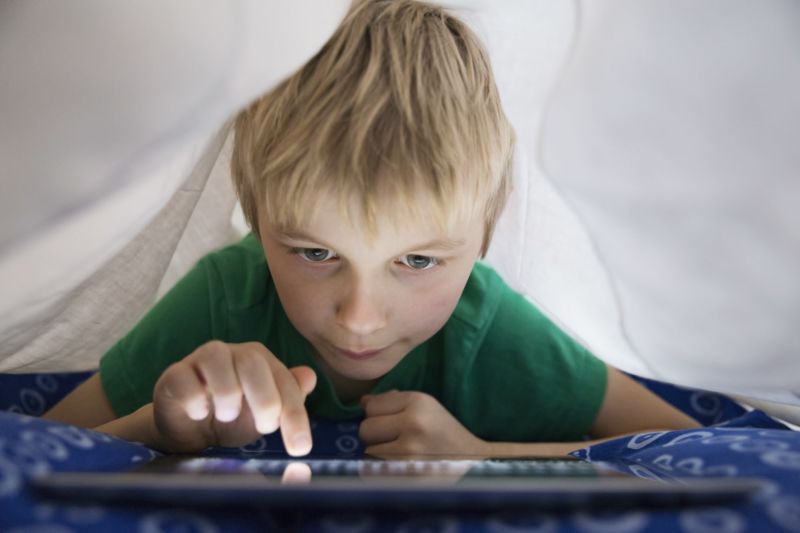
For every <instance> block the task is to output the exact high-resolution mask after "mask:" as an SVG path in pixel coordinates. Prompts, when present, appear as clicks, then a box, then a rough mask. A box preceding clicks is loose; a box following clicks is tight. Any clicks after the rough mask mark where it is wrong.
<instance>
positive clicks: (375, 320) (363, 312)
mask: <svg viewBox="0 0 800 533" xmlns="http://www.w3.org/2000/svg"><path fill="white" fill-rule="evenodd" d="M336 321H337V322H338V324H339V325H340V326H342V327H343V328H344V329H346V330H347V331H349V332H350V333H353V334H354V335H359V336H362V337H364V336H367V335H370V334H372V333H374V332H376V331H378V330H381V329H383V328H384V327H385V326H386V311H385V309H384V308H383V306H382V305H381V304H380V303H379V302H378V301H376V298H375V297H374V296H371V295H369V294H367V293H366V292H365V291H364V290H362V289H354V290H350V291H349V292H348V294H346V295H345V296H344V297H343V298H342V300H341V301H340V303H339V306H338V308H337V309H336Z"/></svg>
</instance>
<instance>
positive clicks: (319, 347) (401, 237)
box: [260, 201, 483, 381]
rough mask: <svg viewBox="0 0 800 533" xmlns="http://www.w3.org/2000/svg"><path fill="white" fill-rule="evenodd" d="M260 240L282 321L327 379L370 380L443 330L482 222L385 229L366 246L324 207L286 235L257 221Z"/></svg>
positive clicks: (412, 222) (335, 212)
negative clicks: (309, 349)
mask: <svg viewBox="0 0 800 533" xmlns="http://www.w3.org/2000/svg"><path fill="white" fill-rule="evenodd" d="M353 218H354V220H358V218H357V217H353ZM379 224H380V223H379ZM260 233H261V236H262V238H261V240H262V243H263V245H264V252H265V255H266V257H267V262H268V264H269V269H270V272H271V274H272V278H273V280H274V282H275V287H276V289H277V291H278V296H279V297H280V300H281V303H282V304H283V307H284V309H285V310H286V314H287V315H288V317H289V319H290V320H291V321H292V324H294V326H295V327H296V328H297V330H298V331H299V332H300V333H301V334H302V335H303V336H304V337H305V338H306V339H307V340H308V341H309V342H310V343H311V344H312V346H313V347H314V349H315V351H316V354H317V356H318V357H320V358H321V359H322V362H323V367H324V368H326V371H327V372H329V373H333V374H334V375H332V376H331V378H332V379H334V380H338V381H342V380H344V381H372V380H376V379H378V378H380V377H381V376H383V375H384V374H386V373H387V372H388V371H389V370H391V369H392V368H393V367H394V366H395V365H396V364H397V363H398V362H399V361H400V360H401V359H402V358H403V357H404V356H405V355H406V354H407V353H408V352H409V351H410V350H412V349H413V348H414V347H416V346H417V345H419V344H421V343H422V342H424V341H425V340H427V339H428V338H430V337H431V336H432V335H433V334H434V333H436V332H437V331H438V330H439V329H440V328H441V327H442V326H443V325H444V324H445V322H447V320H448V318H449V317H450V315H451V314H452V312H453V309H454V308H455V306H456V304H457V303H458V300H459V298H460V296H461V293H462V291H463V289H464V285H465V284H466V282H467V278H468V277H469V274H470V272H471V270H472V266H473V264H474V262H475V260H476V259H477V258H478V255H479V252H480V248H481V244H482V239H483V220H482V219H480V218H478V219H476V220H473V221H470V222H468V223H465V224H462V225H460V226H459V227H457V228H454V229H453V230H452V232H451V233H450V234H448V235H442V234H440V232H439V230H438V229H437V228H436V226H435V225H433V224H429V223H426V222H423V221H417V220H407V221H406V222H405V223H404V224H403V225H402V227H394V225H392V224H389V223H386V224H383V225H379V226H378V228H377V232H376V233H375V235H374V237H373V238H372V239H368V238H367V236H366V235H365V234H364V233H363V232H362V231H361V230H360V229H359V228H358V227H353V225H351V224H350V223H349V222H348V221H347V220H346V219H345V218H343V217H342V216H340V215H339V214H338V210H337V208H336V205H335V203H334V202H333V201H330V202H322V203H321V204H320V208H319V209H318V210H317V213H316V214H315V215H314V216H312V217H310V218H309V220H308V221H307V225H306V226H304V227H302V228H297V230H296V231H293V232H292V233H291V234H286V233H281V232H278V231H275V230H274V229H273V228H270V227H269V226H268V225H266V224H265V223H263V222H262V224H261V227H260Z"/></svg>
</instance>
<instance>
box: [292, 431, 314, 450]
mask: <svg viewBox="0 0 800 533" xmlns="http://www.w3.org/2000/svg"><path fill="white" fill-rule="evenodd" d="M292 444H293V447H294V449H295V450H297V451H300V452H305V451H308V450H310V449H311V435H309V434H308V433H301V434H299V435H295V437H294V439H293V440H292Z"/></svg>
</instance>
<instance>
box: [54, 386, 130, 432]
mask: <svg viewBox="0 0 800 533" xmlns="http://www.w3.org/2000/svg"><path fill="white" fill-rule="evenodd" d="M42 418H46V419H48V420H56V421H58V422H65V423H67V424H73V425H76V426H81V427H86V428H94V427H97V426H100V425H102V424H105V423H106V422H110V421H111V420H114V419H115V418H117V415H116V414H114V409H112V408H111V403H110V402H109V401H108V396H106V391H105V390H103V384H102V382H101V381H100V373H99V372H98V373H96V374H95V375H93V376H92V377H90V378H89V379H87V380H86V381H84V382H83V383H81V384H80V385H78V387H76V388H75V390H73V391H72V392H70V393H69V394H67V395H66V396H65V397H64V398H63V399H62V400H61V401H60V402H58V403H57V404H56V405H55V406H53V407H52V408H51V409H50V410H49V411H47V412H46V413H45V414H44V415H42Z"/></svg>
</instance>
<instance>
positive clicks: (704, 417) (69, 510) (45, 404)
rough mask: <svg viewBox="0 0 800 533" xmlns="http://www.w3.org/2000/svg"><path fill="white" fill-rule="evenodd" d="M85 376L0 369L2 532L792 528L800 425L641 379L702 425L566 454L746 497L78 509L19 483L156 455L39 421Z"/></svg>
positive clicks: (330, 427) (268, 445) (262, 442)
mask: <svg viewBox="0 0 800 533" xmlns="http://www.w3.org/2000/svg"><path fill="white" fill-rule="evenodd" d="M87 375H88V374H86V373H81V374H36V375H8V374H5V375H2V374H0V531H3V532H8V531H20V532H22V531H26V532H27V531H54V532H61V531H147V532H156V531H164V532H176V533H177V532H214V531H264V530H292V531H330V532H352V533H356V532H366V531H385V530H395V531H448V532H449V531H492V532H515V531H547V532H550V531H584V532H635V531H669V532H672V531H687V532H690V533H694V532H697V533H706V532H709V533H710V532H739V531H797V532H800V432H795V431H792V430H790V429H788V428H787V427H786V426H784V425H783V424H781V423H780V422H778V421H776V420H774V419H772V418H770V417H769V416H767V415H766V414H764V413H762V412H760V411H752V412H749V413H747V412H745V410H744V409H742V408H741V407H740V406H738V405H737V404H736V403H734V402H732V401H730V400H729V399H727V398H725V397H724V396H720V395H716V394H710V393H706V392H702V391H691V390H685V389H680V388H677V387H673V386H670V385H666V384H661V383H656V382H651V381H644V383H645V384H646V385H647V386H648V387H649V388H651V389H652V390H654V391H655V392H656V393H658V394H659V395H661V396H662V397H664V398H665V399H667V400H668V401H670V402H671V403H673V405H676V406H677V407H678V408H680V409H682V410H684V411H685V412H687V413H689V414H690V415H692V416H694V417H695V418H697V419H698V420H699V421H701V422H703V423H704V424H706V425H707V426H708V427H706V428H703V429H699V430H698V429H695V430H684V431H671V432H662V433H643V434H640V435H636V436H634V437H625V438H620V439H616V440H613V441H610V442H607V443H603V444H600V445H596V446H592V447H589V448H585V449H582V450H578V451H576V452H575V455H577V456H579V457H581V458H584V459H588V460H590V461H607V462H611V463H613V464H615V465H617V467H618V468H619V469H620V470H624V471H627V472H630V473H632V474H634V475H638V476H642V477H652V476H656V477H658V476H669V477H681V476H687V477H692V476H712V475H713V476H729V477H754V476H755V477H761V478H764V479H766V480H768V483H767V485H766V487H765V489H764V490H763V491H762V493H761V494H760V495H759V496H758V497H757V498H756V499H755V500H754V501H751V502H748V503H745V504H740V505H731V506H725V507H714V508H702V507H700V508H698V507H693V508H687V509H677V510H675V509H673V510H666V509H665V510H658V511H647V512H646V511H641V510H635V511H630V512H614V513H601V512H591V513H590V512H573V513H544V514H543V513H520V512H515V513H499V514H486V513H484V514H475V513H465V514H463V515H453V514H440V513H428V514H420V513H413V514H411V513H404V512H394V513H387V512H382V513H380V514H378V513H371V512H369V510H365V511H364V512H363V513H360V514H353V513H349V514H346V515H343V514H340V513H325V514H322V513H320V514H311V513H308V512H304V511H303V510H298V511H296V512H288V511H284V512H266V511H264V510H256V509H252V510H245V512H243V511H242V509H235V510H234V509H207V508H189V507H185V508H177V507H163V506H161V507H159V506H146V505H137V506H124V505H107V504H104V505H99V504H94V505H86V504H80V505H79V504H66V503H63V502H56V501H47V500H44V499H43V498H41V497H40V496H38V495H36V494H35V493H33V492H32V491H31V490H30V488H29V487H28V486H27V484H26V480H27V479H29V478H30V477H31V476H33V475H36V474H38V473H41V472H47V471H66V470H72V471H74V470H91V471H115V470H126V469H130V468H132V467H134V466H136V465H137V464H140V463H142V462H145V461H149V460H151V459H152V458H154V457H156V456H158V453H157V452H154V451H152V450H150V449H148V448H146V447H145V446H142V445H140V444H137V443H131V442H127V441H123V440H120V439H116V438H113V437H109V436H107V435H103V434H100V433H97V432H94V431H91V430H86V429H81V428H76V427H74V426H69V425H65V424H59V423H54V422H48V421H45V420H41V419H39V418H36V416H37V415H40V414H42V413H43V412H44V411H45V410H46V409H48V408H49V407H50V406H51V405H52V404H53V403H55V402H56V401H58V399H59V398H61V397H62V396H63V395H64V394H66V393H67V392H69V391H70V390H71V389H72V388H73V387H75V386H76V385H77V384H78V383H80V382H81V381H82V380H84V379H85V378H86V377H87ZM357 430H358V426H357V425H356V424H353V423H348V424H341V423H335V422H330V421H322V420H316V421H314V422H313V424H312V431H313V434H314V442H315V445H314V452H313V453H318V454H331V453H335V454H337V455H341V456H351V457H352V456H357V455H359V454H360V453H361V452H362V448H361V445H360V443H359V442H358V439H357ZM282 449H283V448H282V445H281V442H280V438H279V436H278V435H269V436H266V437H263V438H261V439H259V440H258V441H256V442H254V443H252V444H250V445H248V446H245V447H243V448H238V449H216V450H209V451H208V452H206V453H208V454H222V453H224V454H230V453H234V454H237V455H247V456H257V455H259V454H261V453H264V452H269V453H276V452H279V451H281V450H282Z"/></svg>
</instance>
